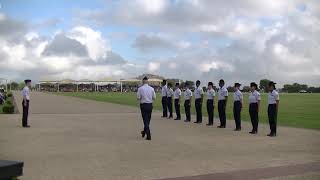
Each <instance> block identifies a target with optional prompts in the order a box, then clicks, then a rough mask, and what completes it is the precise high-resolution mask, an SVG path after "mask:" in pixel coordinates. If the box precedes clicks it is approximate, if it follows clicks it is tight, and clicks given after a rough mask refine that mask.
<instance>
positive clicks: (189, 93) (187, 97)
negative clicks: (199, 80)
mask: <svg viewBox="0 0 320 180" xmlns="http://www.w3.org/2000/svg"><path fill="white" fill-rule="evenodd" d="M191 97H192V91H191V90H190V89H189V88H188V89H186V90H185V91H184V100H190V99H191Z"/></svg>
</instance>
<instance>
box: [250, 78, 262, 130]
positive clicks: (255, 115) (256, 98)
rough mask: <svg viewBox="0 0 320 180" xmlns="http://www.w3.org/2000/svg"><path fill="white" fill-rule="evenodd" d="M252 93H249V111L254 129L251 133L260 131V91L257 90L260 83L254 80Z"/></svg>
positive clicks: (251, 85) (251, 84)
mask: <svg viewBox="0 0 320 180" xmlns="http://www.w3.org/2000/svg"><path fill="white" fill-rule="evenodd" d="M250 87H251V93H250V94H249V103H250V104H249V113H250V118H251V124H252V131H251V132H249V133H250V134H257V133H258V124H259V106H260V100H261V97H260V93H259V92H258V91H257V88H258V85H257V84H256V83H254V82H252V83H250Z"/></svg>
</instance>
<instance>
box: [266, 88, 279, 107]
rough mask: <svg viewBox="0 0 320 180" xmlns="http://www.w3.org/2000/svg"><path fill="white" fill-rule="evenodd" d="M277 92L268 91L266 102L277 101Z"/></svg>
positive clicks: (272, 102)
mask: <svg viewBox="0 0 320 180" xmlns="http://www.w3.org/2000/svg"><path fill="white" fill-rule="evenodd" d="M279 99H280V98H279V93H278V92H277V91H276V90H273V91H272V92H269V94H268V104H276V103H277V101H279Z"/></svg>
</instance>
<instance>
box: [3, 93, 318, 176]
mask: <svg viewBox="0 0 320 180" xmlns="http://www.w3.org/2000/svg"><path fill="white" fill-rule="evenodd" d="M14 97H15V99H16V103H17V104H18V107H19V111H20V112H22V109H21V108H22V107H21V101H22V100H21V96H20V94H19V93H18V92H16V93H14ZM30 106H31V107H30V108H31V109H30V113H31V114H30V117H29V124H30V125H31V128H21V114H13V115H0V159H3V160H17V161H23V162H24V175H23V176H22V177H20V178H19V179H21V180H82V179H83V180H132V179H137V180H138V179H147V180H148V179H163V180H165V179H175V180H202V179H203V180H206V179H243V180H245V179H272V180H274V179H289V180H300V179H314V180H316V179H320V131H317V130H307V129H298V128H289V127H278V136H277V137H276V138H270V137H267V136H266V134H267V133H268V132H269V126H268V125H267V124H260V125H259V134H258V135H251V134H249V133H248V132H249V131H250V130H251V124H249V123H247V122H242V124H243V125H242V129H243V130H242V131H241V132H234V131H233V128H234V121H227V126H228V127H227V128H226V129H218V128H216V126H217V125H219V123H218V119H215V122H214V123H215V126H214V127H207V126H205V123H206V120H207V119H206V118H204V123H203V124H201V125H199V124H194V123H185V122H183V121H173V120H168V119H162V118H160V116H161V113H160V112H157V111H154V112H153V114H152V120H151V130H152V141H146V140H144V139H142V138H141V135H140V131H141V130H142V125H143V124H142V120H141V114H140V110H139V109H138V106H137V107H129V106H123V105H116V104H110V103H105V102H97V101H91V100H85V99H80V98H75V97H66V96H59V95H52V94H47V93H39V92H33V93H32V94H31V104H30ZM182 118H183V119H184V115H182ZM192 118H193V121H194V118H195V116H193V117H192Z"/></svg>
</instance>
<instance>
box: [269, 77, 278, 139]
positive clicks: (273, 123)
mask: <svg viewBox="0 0 320 180" xmlns="http://www.w3.org/2000/svg"><path fill="white" fill-rule="evenodd" d="M275 84H276V83H275V82H273V81H270V82H269V84H268V89H269V94H268V118H269V125H270V134H268V136H270V137H275V136H277V115H278V109H279V101H280V98H279V93H278V92H277V90H276V86H275Z"/></svg>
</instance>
